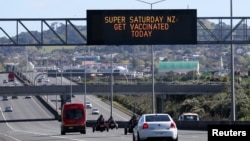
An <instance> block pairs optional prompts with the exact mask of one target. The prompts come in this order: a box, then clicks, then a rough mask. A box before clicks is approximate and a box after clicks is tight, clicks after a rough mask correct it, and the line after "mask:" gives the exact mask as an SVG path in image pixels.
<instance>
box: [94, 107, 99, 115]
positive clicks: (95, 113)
mask: <svg viewBox="0 0 250 141" xmlns="http://www.w3.org/2000/svg"><path fill="white" fill-rule="evenodd" d="M99 113H100V111H99V109H97V108H93V109H92V115H98V114H99Z"/></svg>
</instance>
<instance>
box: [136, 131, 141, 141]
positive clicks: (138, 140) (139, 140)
mask: <svg viewBox="0 0 250 141" xmlns="http://www.w3.org/2000/svg"><path fill="white" fill-rule="evenodd" d="M137 141H142V140H141V139H140V136H139V133H137Z"/></svg>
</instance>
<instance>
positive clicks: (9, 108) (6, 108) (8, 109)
mask: <svg viewBox="0 0 250 141" xmlns="http://www.w3.org/2000/svg"><path fill="white" fill-rule="evenodd" d="M12 111H13V108H12V106H6V107H5V112H12Z"/></svg>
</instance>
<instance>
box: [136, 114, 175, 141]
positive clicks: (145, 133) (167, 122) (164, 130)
mask: <svg viewBox="0 0 250 141" xmlns="http://www.w3.org/2000/svg"><path fill="white" fill-rule="evenodd" d="M147 139H169V140H172V141H178V129H177V126H176V123H175V122H174V120H173V119H172V117H171V116H170V115H169V114H165V113H158V114H157V113H156V114H143V115H142V116H141V117H140V118H139V120H138V123H137V125H136V126H135V127H134V129H133V141H136V140H137V141H143V140H147Z"/></svg>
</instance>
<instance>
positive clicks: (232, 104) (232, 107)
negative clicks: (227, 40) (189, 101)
mask: <svg viewBox="0 0 250 141" xmlns="http://www.w3.org/2000/svg"><path fill="white" fill-rule="evenodd" d="M232 18H233V0H230V22H231V23H230V24H231V121H235V89H234V46H233V43H232V42H233V20H232Z"/></svg>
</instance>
